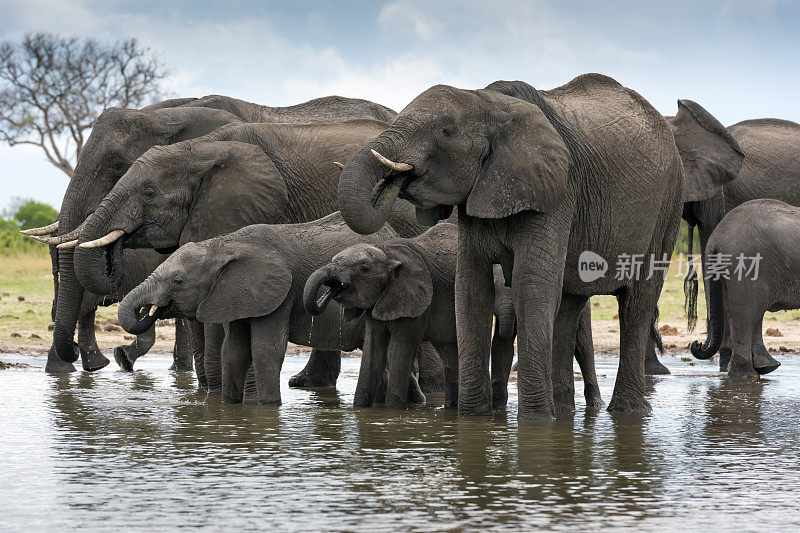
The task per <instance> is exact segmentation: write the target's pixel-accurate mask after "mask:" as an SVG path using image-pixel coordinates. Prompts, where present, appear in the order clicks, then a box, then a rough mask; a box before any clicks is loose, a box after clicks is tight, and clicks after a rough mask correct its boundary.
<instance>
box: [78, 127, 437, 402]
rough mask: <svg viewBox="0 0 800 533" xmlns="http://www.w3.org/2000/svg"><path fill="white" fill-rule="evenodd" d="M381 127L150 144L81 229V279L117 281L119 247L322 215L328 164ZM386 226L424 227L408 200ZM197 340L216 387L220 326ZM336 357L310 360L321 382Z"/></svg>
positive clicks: (237, 132) (240, 133)
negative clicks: (202, 346)
mask: <svg viewBox="0 0 800 533" xmlns="http://www.w3.org/2000/svg"><path fill="white" fill-rule="evenodd" d="M386 126H387V125H386V123H384V122H378V121H374V120H357V121H350V122H339V123H328V124H235V125H229V126H226V127H224V128H221V129H219V130H217V131H215V132H213V133H211V134H209V135H206V136H203V137H200V138H197V139H191V140H188V141H184V142H180V143H176V144H173V145H170V146H159V147H155V148H152V149H150V150H148V151H147V152H146V153H145V154H144V155H143V156H142V157H140V158H139V159H138V160H137V161H136V162H135V163H134V164H133V165H132V166H131V168H130V169H129V170H128V172H127V173H126V174H125V176H123V177H122V178H121V179H120V180H119V182H118V183H117V184H116V185H115V186H114V188H113V189H112V191H111V192H110V193H109V194H108V196H107V197H106V198H105V199H104V200H103V201H102V202H101V204H100V206H99V207H98V208H97V210H96V211H95V212H94V214H93V215H92V216H91V217H89V218H88V219H87V221H86V224H85V225H84V226H83V229H82V231H81V232H80V236H79V239H78V242H79V243H81V244H80V245H79V246H78V247H77V248H76V249H75V252H74V259H75V263H74V264H75V272H76V275H77V277H78V280H79V281H80V283H81V285H82V286H84V287H87V289H89V290H91V291H93V292H103V291H105V290H106V289H107V287H109V286H113V285H114V284H115V283H116V280H115V279H114V277H113V275H114V272H117V271H120V270H121V269H122V268H123V265H122V264H121V263H120V262H119V259H120V256H119V254H118V253H116V251H118V250H120V249H123V247H126V246H127V247H130V248H155V249H156V250H162V251H166V250H171V249H174V248H175V247H177V246H180V245H183V244H185V243H187V242H196V241H201V240H205V239H208V238H211V237H215V236H217V235H221V234H224V233H229V232H231V231H234V230H236V229H239V228H241V227H244V226H247V225H250V224H259V223H268V224H272V223H297V222H307V221H311V220H316V219H318V218H321V217H323V216H325V215H328V214H330V213H332V212H334V211H336V209H337V201H336V191H337V185H338V180H339V173H340V169H339V168H338V167H337V166H336V165H334V163H333V162H334V161H346V160H347V159H348V158H349V157H350V156H351V155H352V154H353V153H355V152H356V150H358V148H359V147H360V146H362V145H363V144H364V143H366V142H368V141H369V140H370V139H372V138H374V137H375V136H377V135H379V134H380V133H381V132H382V131H383V130H384V129H386ZM390 223H391V225H392V227H393V228H394V229H395V231H397V232H398V233H399V234H401V235H415V234H418V233H421V232H422V231H423V230H424V229H425V228H423V227H422V226H421V225H419V224H418V223H417V221H416V219H415V217H414V210H413V208H412V206H411V205H410V204H407V203H405V204H398V206H397V208H396V209H395V211H394V215H393V216H392V217H391V218H390ZM209 328H212V329H209ZM203 337H204V339H205V341H206V349H205V353H204V366H205V371H206V379H207V382H208V386H209V388H211V389H216V388H218V387H219V386H220V385H221V382H220V379H219V372H220V363H219V348H220V345H221V342H222V339H223V338H224V335H223V334H221V332H220V331H219V328H218V327H214V326H205V332H204V336H203ZM338 357H339V353H338V352H331V353H327V352H324V353H321V352H317V358H318V359H323V360H322V361H310V364H311V365H312V367H313V368H318V369H319V370H318V372H322V373H325V372H328V373H335V374H336V375H328V376H327V381H326V382H325V383H324V384H325V385H332V384H334V383H335V382H336V377H337V376H338V370H337V369H336V367H335V366H334V365H329V364H327V363H326V361H325V359H328V358H330V359H334V358H336V359H338ZM328 369H329V370H328ZM301 377H302V376H301ZM312 377H314V375H313V373H312ZM331 381H332V382H331ZM295 384H296V385H305V384H307V383H296V382H295Z"/></svg>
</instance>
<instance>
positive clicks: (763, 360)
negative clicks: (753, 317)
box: [753, 315, 781, 376]
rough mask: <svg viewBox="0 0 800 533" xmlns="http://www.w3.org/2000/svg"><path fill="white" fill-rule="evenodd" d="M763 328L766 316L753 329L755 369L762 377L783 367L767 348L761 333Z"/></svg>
mask: <svg viewBox="0 0 800 533" xmlns="http://www.w3.org/2000/svg"><path fill="white" fill-rule="evenodd" d="M763 326H764V316H763V315H762V316H761V319H760V320H759V321H758V323H757V324H756V326H755V327H754V328H753V368H755V369H756V372H758V373H759V374H761V375H762V376H763V375H764V374H769V373H770V372H772V371H773V370H775V369H776V368H778V367H779V366H781V363H780V361H778V360H777V359H775V358H774V357H772V355H771V354H770V353H769V350H767V347H766V346H764V337H763V336H762V333H761V331H762V329H763Z"/></svg>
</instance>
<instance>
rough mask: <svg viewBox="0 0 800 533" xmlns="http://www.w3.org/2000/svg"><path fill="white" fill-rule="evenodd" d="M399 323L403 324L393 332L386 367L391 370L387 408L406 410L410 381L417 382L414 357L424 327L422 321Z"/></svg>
mask: <svg viewBox="0 0 800 533" xmlns="http://www.w3.org/2000/svg"><path fill="white" fill-rule="evenodd" d="M398 322H401V323H400V324H395V325H394V327H393V328H392V330H391V335H390V337H389V348H388V350H387V357H386V366H387V367H388V370H389V382H388V384H387V385H386V407H390V408H394V409H405V407H406V406H407V405H408V401H409V395H408V392H409V385H410V380H412V379H413V380H414V381H416V379H415V378H414V376H413V375H412V372H411V369H412V367H413V366H414V355H416V353H417V350H418V349H419V345H420V343H421V342H422V330H423V326H422V323H421V320H402V321H398ZM412 387H413V384H412ZM417 399H418V398H417Z"/></svg>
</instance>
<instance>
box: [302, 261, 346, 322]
mask: <svg viewBox="0 0 800 533" xmlns="http://www.w3.org/2000/svg"><path fill="white" fill-rule="evenodd" d="M323 285H325V289H324V291H323V293H322V295H319V290H320V288H321V287H322V286H323ZM341 288H342V283H341V281H340V280H339V278H338V277H337V276H336V275H335V272H334V268H333V267H332V266H331V265H325V266H324V267H321V268H319V269H317V270H315V271H314V272H313V273H312V274H311V276H309V277H308V281H306V286H305V288H304V289H303V307H305V308H306V311H307V312H308V313H309V314H310V315H313V316H316V315H319V314H322V312H323V311H325V308H326V307H327V306H328V304H329V303H330V301H331V300H332V299H333V298H335V297H336V295H337V294H338V293H339V291H341Z"/></svg>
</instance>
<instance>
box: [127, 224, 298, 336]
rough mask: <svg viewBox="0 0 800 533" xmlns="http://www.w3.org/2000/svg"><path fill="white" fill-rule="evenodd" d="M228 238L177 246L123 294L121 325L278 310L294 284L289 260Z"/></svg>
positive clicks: (141, 326) (135, 329)
mask: <svg viewBox="0 0 800 533" xmlns="http://www.w3.org/2000/svg"><path fill="white" fill-rule="evenodd" d="M254 227H255V228H258V226H254ZM249 229H250V228H245V229H244V230H243V231H247V230H249ZM238 234H239V232H237V233H234V234H233V236H236V235H238ZM229 237H231V236H224V237H220V238H216V239H210V240H207V241H203V242H199V243H188V244H186V245H184V246H182V247H181V248H179V249H178V250H177V251H176V252H175V253H173V254H172V255H171V256H170V257H169V258H168V259H167V260H166V261H164V263H162V264H161V265H159V267H158V268H156V269H155V271H153V273H152V274H151V275H150V277H148V278H147V279H146V280H145V281H143V282H142V283H141V284H140V285H139V286H137V287H136V288H134V289H133V290H132V291H131V292H129V293H128V294H127V295H126V296H125V298H124V299H123V300H122V302H121V303H120V306H119V321H120V325H121V326H122V327H123V328H124V329H125V330H127V331H129V332H131V333H139V332H141V331H144V330H146V329H147V328H149V327H150V326H151V325H152V323H153V322H154V321H155V320H156V319H158V318H177V317H182V318H194V319H197V320H199V321H200V322H204V323H211V324H217V323H227V322H231V321H234V320H239V319H242V318H248V317H255V316H264V315H268V314H269V313H271V312H272V311H274V310H275V309H277V308H278V306H280V305H281V304H282V303H283V301H284V299H285V298H286V296H287V294H288V293H289V289H290V287H291V284H292V273H291V270H290V269H289V265H288V263H287V262H286V260H285V259H284V258H283V256H281V255H280V254H279V253H278V252H276V251H275V250H274V249H272V248H270V247H268V246H258V245H254V244H245V243H242V242H237V241H236V240H235V239H231V238H229Z"/></svg>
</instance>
